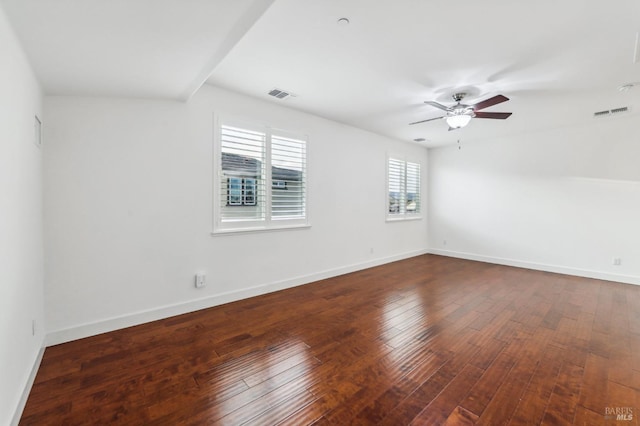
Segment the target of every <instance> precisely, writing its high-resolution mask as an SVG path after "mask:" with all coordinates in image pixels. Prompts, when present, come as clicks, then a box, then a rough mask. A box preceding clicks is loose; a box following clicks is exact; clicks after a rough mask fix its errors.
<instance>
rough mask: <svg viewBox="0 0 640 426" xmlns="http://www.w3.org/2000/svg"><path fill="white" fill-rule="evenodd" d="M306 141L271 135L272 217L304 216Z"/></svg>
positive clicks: (279, 218) (274, 218)
mask: <svg viewBox="0 0 640 426" xmlns="http://www.w3.org/2000/svg"><path fill="white" fill-rule="evenodd" d="M306 166H307V143H306V141H303V140H299V139H291V138H286V137H282V136H276V135H272V137H271V218H272V219H273V220H282V219H293V218H304V217H305V214H306V176H305V175H306Z"/></svg>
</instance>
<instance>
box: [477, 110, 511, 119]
mask: <svg viewBox="0 0 640 426" xmlns="http://www.w3.org/2000/svg"><path fill="white" fill-rule="evenodd" d="M511 114H512V113H511V112H482V111H477V112H476V115H475V117H476V118H495V119H498V120H505V119H507V118H509V117H510V116H511Z"/></svg>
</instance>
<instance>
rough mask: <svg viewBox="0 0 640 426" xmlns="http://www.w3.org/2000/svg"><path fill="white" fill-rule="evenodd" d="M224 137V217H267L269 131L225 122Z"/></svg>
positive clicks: (238, 218)
mask: <svg viewBox="0 0 640 426" xmlns="http://www.w3.org/2000/svg"><path fill="white" fill-rule="evenodd" d="M220 140H221V146H220V151H221V155H220V171H221V173H220V176H221V179H220V182H219V184H220V188H219V190H220V194H221V196H220V206H219V207H220V217H221V221H222V222H234V221H264V220H265V217H266V216H265V215H266V208H265V200H266V185H265V149H266V134H265V133H263V132H257V131H253V130H247V129H240V128H237V127H231V126H222V128H221V138H220Z"/></svg>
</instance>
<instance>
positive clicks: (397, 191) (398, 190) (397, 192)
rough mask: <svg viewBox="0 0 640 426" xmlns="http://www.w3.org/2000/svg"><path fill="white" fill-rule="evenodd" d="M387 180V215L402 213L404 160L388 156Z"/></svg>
mask: <svg viewBox="0 0 640 426" xmlns="http://www.w3.org/2000/svg"><path fill="white" fill-rule="evenodd" d="M387 173H388V180H389V205H388V209H387V211H388V213H389V215H399V214H404V211H405V190H404V183H405V170H404V161H402V160H396V159H395V158H389V165H388V170H387Z"/></svg>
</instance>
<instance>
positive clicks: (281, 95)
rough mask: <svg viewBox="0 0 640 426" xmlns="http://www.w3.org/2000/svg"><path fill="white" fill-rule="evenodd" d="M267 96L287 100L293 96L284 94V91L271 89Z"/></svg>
mask: <svg viewBox="0 0 640 426" xmlns="http://www.w3.org/2000/svg"><path fill="white" fill-rule="evenodd" d="M269 96H273V97H274V98H278V99H287V98H289V97H291V96H293V95H292V94H291V93H289V92H285V91H284V90H280V89H273V90H271V91H270V92H269Z"/></svg>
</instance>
